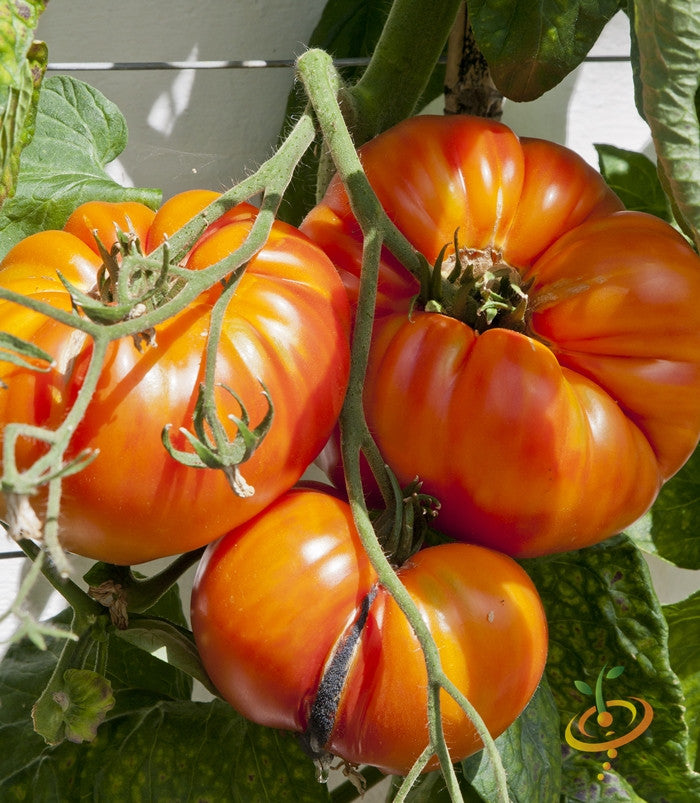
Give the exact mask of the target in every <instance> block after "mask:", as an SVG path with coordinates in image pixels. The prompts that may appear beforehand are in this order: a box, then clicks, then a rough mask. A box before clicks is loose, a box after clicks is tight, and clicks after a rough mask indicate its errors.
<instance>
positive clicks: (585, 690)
mask: <svg viewBox="0 0 700 803" xmlns="http://www.w3.org/2000/svg"><path fill="white" fill-rule="evenodd" d="M606 669H607V665H606V666H604V667H603V668H602V669H601V670H600V672H599V673H598V678H597V680H596V684H595V688H594V689H592V688H591V687H590V686H589V685H588V683H585V682H584V681H582V680H577V681H575V682H574V684H575V686H576V688H577V689H578V690H579V691H580V692H581V693H582V694H586V695H588V696H592V697H593V698H594V699H595V705H592V706H591V707H590V708H588V709H586V710H585V711H584V712H583V713H582V714H580V715H579V716H576V717H573V718H572V719H571V721H570V722H569V724H568V725H567V726H566V731H565V732H564V738H565V739H566V743H567V744H568V745H570V746H571V747H573V748H574V749H576V750H581V751H583V752H586V753H598V752H601V751H603V750H605V751H606V753H607V756H608V758H611V759H612V758H615V757H616V756H617V748H618V747H621V746H622V745H625V744H629V743H630V742H633V741H634V740H635V739H637V738H639V737H640V736H641V735H642V734H643V733H644V731H645V730H646V729H647V728H648V727H649V724H650V723H651V721H652V719H653V718H654V711H653V709H652V707H651V706H650V705H649V703H648V702H647V701H646V700H642V699H641V698H640V697H631V696H630V697H629V698H628V699H626V700H606V699H605V697H604V695H603V680H613V679H614V678H618V677H620V675H621V674H622V673H623V672H624V671H625V668H624V667H623V666H614V667H612V669H608V671H607V672H606V671H605V670H606ZM594 715H595V723H596V725H597V726H598V727H597V728H596V730H597V731H598V733H597V734H596V733H593V732H592V731H591V720H592V719H593V718H594ZM601 733H602V734H603V736H604V738H601ZM610 768H611V764H610V762H609V761H606V762H604V763H603V769H604V770H609V769H610ZM604 777H605V776H604V775H603V773H600V774H599V775H598V780H600V781H602V780H603V779H604Z"/></svg>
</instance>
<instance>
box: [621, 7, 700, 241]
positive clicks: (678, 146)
mask: <svg viewBox="0 0 700 803" xmlns="http://www.w3.org/2000/svg"><path fill="white" fill-rule="evenodd" d="M629 10H630V18H631V23H632V67H633V75H634V80H635V96H636V102H637V108H638V109H639V112H640V114H641V115H642V117H643V118H644V119H645V120H646V121H647V122H648V123H649V127H650V128H651V135H652V138H653V140H654V147H655V149H656V154H657V158H658V163H659V168H660V172H661V178H662V182H663V183H664V186H665V188H666V189H667V191H668V194H669V195H670V197H671V200H672V203H673V205H674V211H675V212H676V217H677V218H678V220H679V223H681V224H682V225H683V228H684V230H685V231H686V232H687V233H688V235H689V236H690V237H691V238H692V239H693V240H694V241H695V244H696V246H697V247H699V248H700V120H699V119H698V118H699V113H698V106H699V103H700V69H698V53H700V0H630V2H629Z"/></svg>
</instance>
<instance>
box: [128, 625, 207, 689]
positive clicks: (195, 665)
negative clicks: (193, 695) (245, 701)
mask: <svg viewBox="0 0 700 803" xmlns="http://www.w3.org/2000/svg"><path fill="white" fill-rule="evenodd" d="M115 636H117V637H118V638H121V639H123V640H124V641H128V642H129V644H133V645H134V646H135V647H138V648H139V649H141V650H144V651H146V652H148V653H150V654H155V653H157V652H158V653H159V654H160V652H162V659H161V660H163V661H166V663H168V664H169V665H170V666H174V667H176V668H177V669H179V670H180V671H182V672H184V673H185V674H187V675H189V676H190V677H192V678H194V679H195V680H198V681H199V682H200V683H201V684H202V685H203V686H204V687H205V688H206V689H207V690H208V691H209V692H210V693H211V694H213V695H217V694H218V692H217V690H216V688H215V687H214V686H213V685H212V682H211V681H210V680H209V676H208V675H207V673H206V670H205V669H204V666H203V665H202V661H201V659H200V657H199V652H198V651H197V646H196V644H195V642H194V638H193V636H192V633H191V632H190V631H189V630H187V629H186V628H184V627H181V626H178V625H175V624H173V623H172V622H169V621H168V620H167V619H160V618H157V617H152V616H139V615H137V614H131V615H130V616H129V627H127V628H126V630H117V631H116V632H115Z"/></svg>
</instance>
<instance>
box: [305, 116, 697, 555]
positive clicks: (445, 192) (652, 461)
mask: <svg viewBox="0 0 700 803" xmlns="http://www.w3.org/2000/svg"><path fill="white" fill-rule="evenodd" d="M360 155H361V159H362V163H363V166H364V169H365V171H366V174H367V177H368V179H369V181H370V183H371V184H372V187H373V188H374V190H375V192H376V193H377V195H378V197H379V200H380V201H381V203H382V206H383V207H384V209H385V210H386V211H387V213H388V215H389V217H390V218H391V219H392V220H393V221H394V223H395V224H396V226H397V227H398V228H399V229H400V231H402V232H403V234H404V235H405V236H406V237H407V239H408V240H409V241H410V243H411V244H412V245H413V246H414V247H415V248H416V249H417V250H418V251H419V252H421V253H422V254H423V255H424V256H425V257H426V258H427V260H428V262H429V263H431V264H434V263H436V262H437V261H438V256H439V254H440V251H441V249H443V247H446V251H445V252H444V255H443V256H444V258H443V261H442V266H441V274H442V277H441V278H442V280H441V282H440V289H441V293H442V298H441V299H440V298H438V302H440V303H441V304H442V309H440V308H439V307H437V306H436V303H435V301H433V303H431V302H430V301H429V300H427V299H426V297H425V295H423V296H422V298H421V301H420V302H419V303H418V304H417V305H416V306H415V307H412V301H413V299H414V297H415V296H416V295H417V294H418V291H419V284H418V281H417V280H416V279H415V278H414V277H413V276H412V275H410V274H409V273H408V271H407V270H406V269H405V268H403V267H402V266H401V265H400V264H398V262H397V260H396V259H395V258H394V257H393V256H392V255H391V254H390V253H388V252H386V251H385V253H384V255H383V259H382V264H381V267H380V278H379V287H378V300H377V321H376V325H375V331H374V335H373V345H372V351H371V355H370V362H369V368H368V373H367V380H366V386H365V396H364V398H365V409H366V414H367V420H368V423H369V426H370V429H371V430H372V432H373V434H374V436H375V437H376V439H377V443H378V445H379V447H380V449H381V451H382V453H383V455H384V459H385V460H386V461H387V463H388V464H389V465H390V466H391V467H392V468H393V470H394V471H395V473H396V474H397V477H398V479H399V481H400V482H401V484H403V485H405V484H408V483H409V482H411V481H412V480H413V478H414V477H415V476H418V477H420V479H421V480H422V481H423V490H424V491H425V492H426V493H429V494H432V495H434V496H436V497H437V498H438V499H439V500H440V503H441V506H442V507H441V511H440V514H439V517H438V519H437V521H436V526H437V527H438V528H439V529H441V530H442V531H444V532H446V533H448V534H450V535H451V536H453V537H455V538H457V539H464V540H468V541H473V542H477V543H482V544H485V545H487V546H492V547H494V548H497V549H501V550H503V551H505V552H507V553H509V554H511V555H516V556H534V555H540V554H545V553H550V552H557V551H564V550H569V549H577V548H580V547H584V546H587V545H590V544H593V543H596V542H598V541H601V540H603V539H604V538H606V537H608V536H610V535H612V534H614V533H616V532H618V531H620V530H621V529H623V528H624V527H625V526H627V525H629V524H630V523H631V522H633V521H634V520H635V519H637V518H638V517H639V516H640V515H642V514H643V513H644V512H645V511H646V510H647V508H648V507H649V506H650V505H651V504H652V502H653V501H654V499H655V498H656V495H657V493H658V491H659V488H660V486H661V484H662V483H663V482H664V481H665V480H666V479H668V478H669V477H670V476H671V475H672V474H674V473H675V472H676V471H677V470H678V469H679V468H680V467H681V465H682V464H683V463H684V462H685V461H686V459H687V458H688V457H689V455H690V454H691V453H692V452H693V450H694V448H695V446H696V444H697V442H698V433H699V432H700V305H699V304H698V298H700V259H698V256H697V255H696V254H695V252H694V251H693V250H692V249H691V248H690V247H689V246H688V244H687V243H686V242H685V240H684V239H683V237H682V236H681V235H679V234H678V233H677V232H676V231H675V230H674V229H672V228H671V227H670V226H669V225H667V224H666V223H664V222H662V221H661V220H659V219H657V218H655V217H652V216H649V215H645V214H641V213H636V212H628V211H623V209H622V204H621V203H620V201H619V200H618V198H617V197H616V196H615V195H614V194H613V192H612V191H611V190H609V189H608V188H607V186H606V185H605V183H604V182H603V180H602V178H601V177H600V176H599V175H598V174H597V173H596V172H595V171H594V170H593V169H592V168H591V167H589V166H588V165H586V163H585V162H584V161H583V160H582V159H581V158H579V157H578V156H577V155H576V154H574V153H572V152H571V151H569V150H567V149H565V148H563V147H561V146H558V145H556V144H553V143H550V142H544V141H541V140H536V139H527V138H522V139H519V138H518V137H516V135H515V134H514V133H513V132H512V131H510V130H509V129H508V128H507V127H506V126H504V125H501V124H499V123H496V122H491V121H487V120H483V119H478V118H469V117H460V116H458V117H432V116H426V117H417V118H413V119H409V120H406V121H404V122H402V123H400V124H399V125H397V126H396V127H395V128H393V129H391V130H390V131H387V132H385V133H384V134H381V135H380V136H378V137H377V138H376V139H374V140H373V141H371V142H369V143H368V144H367V145H365V146H364V147H363V148H362V149H361V152H360ZM301 228H302V230H303V231H304V232H306V233H307V234H308V235H309V236H310V237H311V238H312V239H313V240H314V241H315V242H317V243H318V244H319V245H321V246H322V248H323V249H324V250H325V251H326V253H327V254H328V255H329V256H330V257H331V259H332V260H333V262H334V263H335V265H336V267H337V268H338V270H339V272H340V275H341V277H342V279H343V282H344V284H345V286H346V288H347V289H348V291H349V293H350V295H351V298H353V299H355V298H356V294H357V286H358V282H359V271H360V261H361V242H362V239H361V233H360V230H359V227H358V224H357V222H356V221H355V219H354V217H353V215H352V212H351V210H350V207H349V203H348V199H347V196H346V193H345V191H344V189H343V187H342V185H341V184H340V182H339V181H338V180H337V178H336V179H334V180H333V181H332V183H331V185H330V187H329V189H328V191H327V193H326V195H325V197H324V199H323V200H322V202H321V203H320V205H318V206H317V207H316V208H315V209H313V210H312V211H311V212H310V214H309V215H308V216H307V218H306V220H305V221H304V223H303V224H302V226H301ZM455 241H456V243H457V253H458V258H457V257H456V256H455V246H454V243H455ZM460 270H461V271H462V272H461V273H460ZM443 313H444V314H443Z"/></svg>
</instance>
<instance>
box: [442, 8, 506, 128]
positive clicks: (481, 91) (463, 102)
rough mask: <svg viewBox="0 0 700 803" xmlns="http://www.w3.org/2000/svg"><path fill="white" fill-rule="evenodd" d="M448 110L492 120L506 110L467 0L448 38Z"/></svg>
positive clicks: (446, 75) (448, 112)
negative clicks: (477, 37) (477, 39)
mask: <svg viewBox="0 0 700 803" xmlns="http://www.w3.org/2000/svg"><path fill="white" fill-rule="evenodd" d="M445 114H474V115H478V116H479V117H489V118H491V119H493V120H500V119H501V116H502V114H503V95H502V94H501V93H500V92H499V91H498V89H496V86H495V84H494V83H493V80H492V79H491V73H490V72H489V66H488V64H487V63H486V59H485V58H484V55H483V53H482V52H481V50H480V49H479V46H478V45H477V43H476V40H475V39H474V32H473V31H472V27H471V24H470V23H469V12H468V11H467V4H466V2H463V3H462V5H461V6H460V9H459V12H458V13H457V18H456V20H455V24H454V26H453V28H452V31H451V32H450V37H449V39H448V41H447V66H446V68H445Z"/></svg>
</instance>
